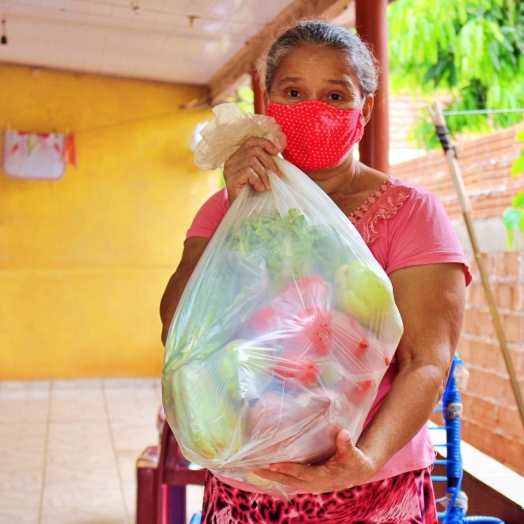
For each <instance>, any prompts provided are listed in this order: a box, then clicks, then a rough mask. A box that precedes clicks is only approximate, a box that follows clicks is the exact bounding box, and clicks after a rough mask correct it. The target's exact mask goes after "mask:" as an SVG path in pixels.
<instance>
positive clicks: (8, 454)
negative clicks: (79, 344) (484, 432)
mask: <svg viewBox="0 0 524 524" xmlns="http://www.w3.org/2000/svg"><path fill="white" fill-rule="evenodd" d="M160 403H161V393H160V381H159V380H156V379H122V380H117V379H108V380H55V381H28V382H10V381H8V382H0V524H26V523H27V524H123V523H125V524H133V523H134V522H135V495H136V482H135V462H136V460H137V458H138V456H139V455H140V453H141V452H142V451H143V450H144V449H145V448H146V447H147V446H151V445H156V444H157V443H158V434H157V429H156V415H157V412H158V409H159V407H160ZM432 434H433V436H434V439H435V442H436V443H437V442H439V440H441V439H442V438H443V434H442V433H440V432H439V431H436V432H432ZM439 435H440V436H439ZM462 454H463V459H464V465H465V468H466V469H467V470H468V471H469V472H470V473H472V474H473V475H475V476H476V477H478V478H479V479H481V480H482V481H483V482H485V483H487V484H491V485H493V486H495V487H496V488H497V489H498V490H499V491H501V492H502V493H504V494H505V495H506V496H507V497H509V498H510V499H512V500H514V501H515V502H517V503H519V504H521V505H524V477H522V476H521V475H518V474H517V473H515V472H513V471H511V470H509V469H508V468H506V467H504V466H502V465H501V464H499V463H498V462H496V461H494V460H493V459H490V458H489V457H487V456H486V455H484V454H483V453H481V452H480V451H478V450H476V449H475V448H472V447H471V446H469V445H467V444H466V443H463V444H462ZM187 495H188V501H187V516H188V520H189V519H190V517H191V515H192V514H193V513H194V512H196V511H199V509H200V506H201V504H202V487H200V486H188V493H187Z"/></svg>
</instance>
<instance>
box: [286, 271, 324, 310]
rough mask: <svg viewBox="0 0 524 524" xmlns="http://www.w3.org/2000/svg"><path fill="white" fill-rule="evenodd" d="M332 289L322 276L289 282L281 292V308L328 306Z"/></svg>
mask: <svg viewBox="0 0 524 524" xmlns="http://www.w3.org/2000/svg"><path fill="white" fill-rule="evenodd" d="M330 294H331V289H330V286H329V284H328V283H327V282H326V281H325V280H323V279H322V278H320V277H306V278H301V279H300V280H297V281H295V282H291V284H288V285H287V286H286V287H285V288H284V289H283V290H282V291H281V292H280V294H279V296H278V298H277V303H278V307H279V308H284V309H289V308H290V307H291V308H292V309H296V308H300V309H303V308H310V307H326V308H327V307H328V305H329V298H330Z"/></svg>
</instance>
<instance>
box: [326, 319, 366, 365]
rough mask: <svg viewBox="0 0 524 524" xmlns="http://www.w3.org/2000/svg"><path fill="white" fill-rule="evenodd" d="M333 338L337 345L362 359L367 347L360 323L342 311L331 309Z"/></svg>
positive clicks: (364, 333)
mask: <svg viewBox="0 0 524 524" xmlns="http://www.w3.org/2000/svg"><path fill="white" fill-rule="evenodd" d="M332 317H333V339H334V341H335V344H337V346H339V347H344V348H347V349H348V350H349V351H350V352H351V354H352V355H353V356H354V357H355V358H356V359H362V358H363V357H364V356H365V355H366V353H367V351H368V349H369V342H368V337H367V335H366V332H365V331H364V329H363V328H362V327H361V326H360V324H359V323H358V322H357V321H356V320H355V319H353V318H352V317H350V316H349V315H348V314H347V313H343V312H342V311H333V313H332Z"/></svg>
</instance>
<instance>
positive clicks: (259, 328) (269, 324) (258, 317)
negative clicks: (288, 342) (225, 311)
mask: <svg viewBox="0 0 524 524" xmlns="http://www.w3.org/2000/svg"><path fill="white" fill-rule="evenodd" d="M249 325H250V327H251V331H253V333H254V334H255V335H263V334H266V333H271V332H272V331H275V330H276V329H277V315H276V313H275V310H274V309H273V308H272V307H271V306H267V307H265V308H262V309H259V310H258V311H256V312H255V314H254V315H253V316H252V317H251V320H250V322H249Z"/></svg>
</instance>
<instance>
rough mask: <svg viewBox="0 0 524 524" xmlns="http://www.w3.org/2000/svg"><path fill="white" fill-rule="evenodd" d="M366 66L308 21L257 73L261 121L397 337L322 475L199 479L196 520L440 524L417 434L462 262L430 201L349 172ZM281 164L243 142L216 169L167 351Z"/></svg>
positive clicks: (374, 174) (449, 329)
mask: <svg viewBox="0 0 524 524" xmlns="http://www.w3.org/2000/svg"><path fill="white" fill-rule="evenodd" d="M377 76H378V72H377V66H376V63H375V60H374V58H373V57H372V55H371V53H370V52H369V50H368V49H367V47H366V46H365V45H364V44H363V43H362V42H361V40H360V39H359V38H358V37H357V36H356V35H354V34H352V33H351V32H349V31H347V30H346V29H343V28H341V27H337V26H334V25H331V24H328V23H325V22H320V21H306V22H301V23H299V24H298V25H296V26H295V27H292V28H290V29H288V30H287V31H285V32H284V33H283V34H282V35H281V36H280V37H279V38H278V39H277V40H276V41H275V42H274V44H273V45H272V47H271V49H270V50H269V53H268V55H267V57H266V60H265V63H264V71H263V78H265V87H266V91H267V97H268V102H269V103H268V105H267V114H268V115H271V116H273V117H274V118H275V119H276V121H277V122H278V123H279V124H280V125H281V127H282V129H283V131H284V133H285V134H286V135H287V138H288V145H287V147H286V149H285V150H284V151H282V152H281V153H282V154H283V156H284V157H285V158H287V159H288V160H290V161H291V162H292V163H294V164H295V165H296V166H297V167H299V168H300V169H302V170H303V171H304V172H305V173H306V174H307V175H308V176H309V177H310V178H311V179H312V180H313V181H314V182H315V183H316V184H317V185H318V186H319V187H320V188H321V189H322V190H323V191H325V192H326V193H327V195H328V196H329V197H330V198H331V199H332V200H333V202H334V203H335V204H336V205H337V206H338V207H339V208H340V209H341V210H342V211H343V212H344V213H345V214H346V215H347V217H348V220H350V221H351V222H352V223H353V224H354V225H355V227H356V228H357V230H358V231H359V233H360V234H361V235H362V237H363V238H364V240H365V242H366V243H367V245H368V247H369V248H370V250H371V251H372V253H373V255H374V256H375V258H376V259H377V261H378V262H379V263H380V265H381V266H382V267H383V268H384V270H385V271H386V273H387V274H388V275H389V278H390V279H391V282H392V284H393V290H394V295H395V301H396V304H397V306H398V309H399V311H400V314H401V316H402V320H403V323H404V334H403V337H402V339H401V341H400V344H399V346H398V348H397V351H396V355H395V358H394V360H393V363H392V365H391V366H390V368H389V370H388V371H387V373H386V375H385V376H384V379H383V381H382V383H381V384H380V387H379V391H378V394H377V397H376V399H375V402H374V404H373V407H372V409H371V412H370V414H369V416H368V418H367V421H366V425H365V428H364V430H363V432H362V434H361V436H360V438H359V439H358V441H357V442H353V441H352V439H351V435H350V434H349V432H348V431H347V430H345V429H343V430H341V431H340V432H339V433H338V435H337V437H336V448H337V451H336V453H335V454H334V455H333V456H332V457H331V458H329V459H328V460H327V461H325V462H324V463H322V464H313V465H304V464H290V463H281V464H272V465H271V466H270V467H269V469H267V470H256V471H255V473H256V474H257V475H259V476H261V477H264V478H267V479H270V480H275V481H278V482H281V483H283V484H289V485H292V486H296V487H299V488H301V489H302V490H303V491H304V494H300V495H297V496H295V497H293V498H291V500H288V501H284V500H278V499H274V498H272V497H270V496H267V495H263V494H260V493H253V492H249V491H243V490H241V489H238V488H234V487H231V486H229V485H227V484H225V483H224V482H222V481H221V480H219V479H218V478H216V477H215V476H213V475H211V474H210V475H209V476H208V479H207V483H206V487H205V495H204V508H203V522H204V523H211V522H213V523H224V524H225V523H233V522H253V523H255V522H256V523H266V522H282V523H284V522H288V523H294V522H318V523H321V522H322V523H325V522H330V523H339V522H340V523H346V522H347V523H350V522H351V523H357V522H358V523H366V524H367V523H416V522H417V523H418V522H420V523H431V524H433V523H436V522H437V518H436V510H435V501H434V496H433V490H432V486H431V479H430V469H431V465H432V463H433V460H434V451H433V447H432V444H431V440H430V438H429V433H428V429H427V421H428V418H429V416H430V414H431V412H432V410H433V408H434V406H435V404H436V402H437V401H438V399H439V397H440V395H441V393H442V391H443V387H444V385H445V382H446V379H447V375H448V372H449V369H450V365H451V360H452V356H453V353H454V350H455V346H456V344H457V340H458V337H459V333H460V329H461V325H462V318H463V311H464V296H465V287H466V284H467V283H468V281H469V280H470V278H471V277H470V275H469V271H468V268H467V265H466V260H465V257H464V254H463V252H462V249H461V247H460V244H459V243H458V241H457V239H456V237H455V235H454V232H453V229H452V227H451V224H450V223H449V220H448V218H447V216H446V214H445V212H444V210H443V208H442V205H441V204H440V202H439V201H438V199H437V198H436V197H435V196H433V195H432V194H430V193H429V192H428V191H426V190H424V189H422V188H420V187H417V186H413V185H411V184H407V183H404V182H402V181H401V180H399V179H396V178H393V177H389V176H388V175H386V174H384V173H381V172H379V171H376V170H374V169H371V168H369V167H367V166H365V165H363V164H361V163H360V162H358V161H356V160H355V157H354V154H353V146H354V145H355V143H356V142H358V141H359V140H360V138H361V136H362V132H363V129H364V126H365V125H366V123H367V122H368V121H369V118H370V116H371V111H372V109H373V94H374V92H375V90H376V88H377ZM278 153H280V151H278V149H277V148H276V147H275V146H274V145H273V144H272V143H271V142H270V141H268V140H266V139H263V138H250V139H248V140H247V141H246V142H245V143H244V144H243V145H242V146H241V147H240V148H239V149H238V151H237V152H236V153H234V154H233V155H232V156H231V157H230V158H229V160H228V161H227V162H226V163H225V167H224V177H225V180H226V189H225V190H222V191H220V192H219V193H217V194H215V195H214V196H212V197H211V198H210V199H209V200H208V201H207V202H206V203H205V204H204V206H203V207H202V208H201V210H200V211H199V212H198V214H197V216H196V217H195V219H194V222H193V224H192V226H191V228H190V230H189V232H188V234H187V239H186V241H185V244H184V252H183V256H182V261H181V262H180V265H179V267H178V269H177V271H176V273H175V274H174V275H173V276H172V278H171V280H170V281H169V283H168V286H167V289H166V291H165V294H164V297H163V298H162V304H161V316H162V321H163V325H164V329H163V340H164V341H165V338H166V336H167V331H168V328H169V324H170V322H171V319H172V317H173V314H174V311H175V309H176V306H177V304H178V301H179V300H180V297H181V295H182V292H183V290H184V287H185V285H186V283H187V281H188V279H189V277H190V276H191V273H192V271H193V270H194V268H195V265H196V264H197V262H198V260H199V258H200V256H201V255H202V253H203V251H204V250H205V248H206V246H207V244H208V242H209V239H210V237H211V236H212V235H213V232H214V231H215V229H216V228H217V226H218V224H219V223H220V221H221V220H222V218H223V216H224V214H225V213H226V211H227V209H228V207H229V205H230V204H231V203H232V202H233V201H234V200H235V198H236V197H237V196H238V194H239V191H240V190H241V189H242V188H243V187H244V186H245V185H246V184H250V185H251V186H253V188H254V189H255V190H256V191H266V190H270V189H271V187H270V183H269V179H268V176H267V174H266V169H268V170H271V171H273V172H275V173H277V174H278V169H277V166H276V165H275V162H274V161H273V159H272V156H273V155H276V154H278Z"/></svg>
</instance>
